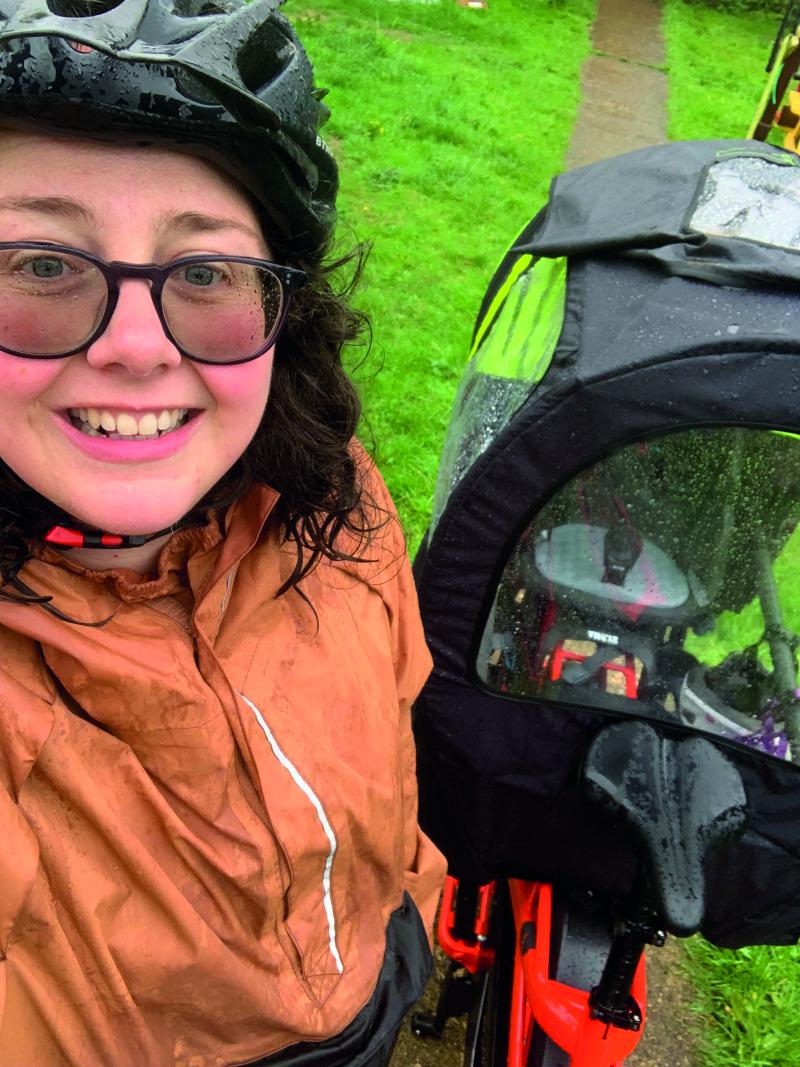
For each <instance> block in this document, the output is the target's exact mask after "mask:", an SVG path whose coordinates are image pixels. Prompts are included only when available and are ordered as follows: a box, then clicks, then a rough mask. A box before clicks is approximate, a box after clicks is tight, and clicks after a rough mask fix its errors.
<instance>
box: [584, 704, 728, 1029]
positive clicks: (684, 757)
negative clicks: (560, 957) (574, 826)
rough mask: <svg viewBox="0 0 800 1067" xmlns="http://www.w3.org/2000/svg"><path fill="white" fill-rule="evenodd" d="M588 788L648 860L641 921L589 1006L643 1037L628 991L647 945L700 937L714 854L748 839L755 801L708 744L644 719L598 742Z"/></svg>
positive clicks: (618, 944) (616, 946) (625, 934)
mask: <svg viewBox="0 0 800 1067" xmlns="http://www.w3.org/2000/svg"><path fill="white" fill-rule="evenodd" d="M583 787H584V792H585V794H586V795H587V797H588V798H589V800H590V801H591V802H592V803H593V804H595V805H596V806H598V807H599V808H601V809H602V810H604V811H605V812H607V813H608V814H609V815H610V816H611V817H612V818H614V819H615V820H617V821H621V822H623V823H625V824H626V825H627V826H628V828H629V829H630V831H631V833H632V835H633V838H634V840H635V842H636V846H637V851H638V854H639V857H640V861H641V864H640V872H641V873H640V877H639V882H638V885H637V886H636V887H635V893H634V895H633V904H632V908H631V912H632V916H633V917H632V918H630V919H626V920H624V921H623V922H621V923H620V924H619V927H618V929H617V931H615V936H614V940H613V943H612V947H611V951H610V953H609V957H608V960H607V962H606V966H605V969H604V971H603V975H602V978H601V980H600V982H599V984H598V985H597V986H596V987H595V989H594V990H593V992H592V999H591V1002H590V1003H591V1005H592V1010H593V1012H594V1013H595V1016H596V1017H597V1018H601V1019H603V1020H605V1021H607V1022H609V1023H613V1024H614V1025H616V1026H620V1027H622V1028H624V1029H638V1027H639V1025H640V1023H641V1013H640V1011H639V1008H638V1005H636V1004H635V1002H632V1000H631V997H630V989H631V982H632V980H633V976H634V973H635V971H636V967H637V966H638V963H639V960H640V958H641V955H642V952H643V951H644V946H645V945H646V944H657V945H658V944H663V943H664V940H665V938H666V934H665V932H664V931H665V930H666V931H669V932H670V933H674V934H677V935H678V936H681V937H688V936H689V935H690V934H693V933H695V932H696V931H697V930H699V929H700V926H701V923H702V921H703V916H704V914H705V874H704V862H705V858H706V855H707V854H708V853H709V852H710V851H711V850H712V849H713V848H717V847H719V846H721V845H723V844H725V843H726V842H727V841H730V840H731V839H733V838H735V837H737V836H739V835H740V834H741V833H742V832H743V830H744V826H745V821H746V816H747V797H746V795H745V791H744V786H743V784H742V779H741V776H740V775H739V772H738V771H737V769H736V768H735V767H734V766H733V764H732V763H730V762H729V761H728V760H727V759H726V758H725V756H724V755H723V754H722V753H721V752H720V751H719V750H718V749H717V748H715V747H714V745H713V744H711V742H710V741H708V740H706V739H705V738H701V737H694V736H692V737H685V738H680V739H678V740H673V739H671V738H669V737H664V736H661V734H659V733H657V732H656V730H655V729H654V728H653V727H652V726H650V725H648V724H647V723H644V722H640V721H638V720H632V721H629V722H621V723H615V724H614V725H612V726H608V727H606V728H605V729H604V730H602V731H601V732H600V733H599V734H598V735H597V737H596V738H595V739H594V741H593V743H592V745H591V747H590V749H589V752H588V754H587V757H586V761H585V764H584V767H583ZM662 927H663V929H662Z"/></svg>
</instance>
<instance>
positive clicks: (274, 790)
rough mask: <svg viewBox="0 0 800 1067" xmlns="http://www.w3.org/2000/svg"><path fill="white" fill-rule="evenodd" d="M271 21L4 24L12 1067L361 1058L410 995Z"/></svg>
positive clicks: (321, 203)
mask: <svg viewBox="0 0 800 1067" xmlns="http://www.w3.org/2000/svg"><path fill="white" fill-rule="evenodd" d="M53 6H54V7H55V5H53ZM276 6H277V5H276V3H275V2H274V0H256V2H254V3H252V4H249V5H247V6H238V4H237V5H227V4H226V6H225V9H224V10H221V9H220V8H218V7H216V6H212V5H205V6H200V4H198V5H197V6H192V2H191V0H181V3H180V4H176V5H175V6H174V7H172V6H171V5H170V3H168V2H167V0H160V2H156V0H151V2H150V3H149V5H145V3H144V2H143V0H123V2H122V3H121V4H119V5H118V6H116V7H114V8H111V9H110V10H104V9H103V8H102V7H98V6H97V5H96V4H95V5H92V7H91V8H90V9H85V8H84V9H80V8H77V7H75V6H72V7H60V8H58V9H57V11H56V12H54V11H51V10H50V8H48V7H47V6H46V5H45V4H44V3H41V4H38V5H37V3H36V2H35V0H34V2H33V3H31V2H29V0H27V2H25V3H20V4H19V6H18V8H17V7H13V5H12V7H13V10H11V13H10V14H9V15H8V17H7V18H6V20H5V21H4V22H3V23H0V43H1V44H2V50H0V68H2V75H3V76H2V79H0V376H1V380H2V390H0V460H2V465H1V466H0V481H1V482H2V493H1V494H0V501H1V503H0V508H2V514H1V516H0V571H1V572H2V578H3V586H2V592H1V594H0V596H1V598H2V599H0V659H1V660H2V663H1V665H0V702H2V716H1V717H0V757H2V758H0V805H2V825H3V835H2V838H1V839H0V840H1V841H2V844H1V845H0V857H1V858H0V864H1V865H2V886H3V890H2V894H0V952H2V962H0V989H1V990H2V1000H1V1001H0V1063H2V1064H8V1065H9V1067H11V1065H13V1067H77V1065H78V1064H80V1065H81V1067H87V1065H94V1067H112V1065H113V1067H123V1065H124V1067H162V1065H163V1067H167V1065H169V1067H173V1065H182V1067H212V1065H213V1067H221V1065H233V1064H254V1063H262V1062H269V1063H271V1064H272V1063H275V1064H305V1063H306V1062H313V1063H319V1064H321V1065H325V1064H330V1065H334V1064H359V1065H364V1067H366V1065H379V1064H384V1063H385V1062H386V1061H387V1059H388V1055H389V1052H390V1050H391V1046H392V1043H393V1040H394V1036H395V1033H396V1030H397V1027H398V1025H399V1023H400V1019H401V1017H402V1014H403V1012H404V1011H405V1010H406V1009H407V1008H408V1006H409V1005H410V1004H411V1003H412V1002H413V1000H414V999H415V998H416V996H417V995H418V994H419V992H420V989H421V986H422V984H423V982H424V979H425V977H426V974H427V970H428V967H429V959H430V954H429V949H428V942H427V937H426V934H425V931H424V928H423V922H422V921H421V919H420V912H421V913H422V916H423V917H424V921H425V924H428V925H429V924H430V922H431V921H432V911H433V908H434V907H435V902H436V895H437V891H438V882H439V878H440V875H441V861H440V858H439V856H438V854H437V853H436V852H435V850H433V849H432V847H431V846H430V845H429V844H428V843H427V842H426V840H425V839H424V837H421V836H420V835H419V833H418V831H417V827H416V793H415V782H414V757H413V746H412V742H411V738H410V730H409V704H410V702H411V700H413V698H414V696H415V695H416V692H417V691H418V689H419V687H420V685H421V684H422V681H423V680H424V678H425V676H426V674H427V671H428V667H429V661H428V655H427V651H426V650H425V648H424V644H423V641H422V637H421V632H420V625H419V620H418V617H417V614H416V605H415V599H414V593H413V586H412V582H411V578H410V574H409V569H408V565H407V561H406V560H405V556H404V547H403V542H402V537H401V534H400V531H399V529H398V524H397V521H396V519H395V518H394V516H393V513H392V510H391V503H390V501H389V498H388V495H387V494H386V491H385V489H384V488H383V486H382V484H381V482H380V480H379V478H378V476H377V474H376V473H375V472H374V471H373V470H372V469H371V467H370V465H369V463H368V462H367V461H366V459H365V458H364V456H363V453H361V452H360V451H359V450H358V449H357V447H355V446H354V445H353V443H352V435H353V432H354V428H355V423H356V419H357V414H358V405H357V401H356V398H355V394H354V392H353V390H352V387H351V385H350V384H349V382H348V381H347V379H346V377H345V375H344V373H343V371H342V368H341V363H340V348H341V346H342V344H343V343H344V342H345V341H347V340H350V339H353V338H354V337H355V336H356V335H357V333H358V326H359V320H358V317H357V316H356V315H355V313H353V312H352V311H350V310H349V309H348V308H347V307H346V305H345V304H344V303H343V302H342V301H341V300H340V299H339V298H338V297H337V296H336V295H335V294H334V293H333V292H332V290H331V288H330V284H329V282H328V280H327V275H326V272H325V270H324V269H323V267H322V257H323V254H324V252H325V249H326V246H327V244H328V242H329V238H330V234H331V227H332V218H333V201H334V195H335V188H336V170H335V166H334V163H333V161H332V159H331V157H330V155H329V153H328V150H327V148H326V146H325V144H324V142H323V141H322V139H321V138H320V136H319V133H318V130H319V126H320V123H321V121H322V119H323V118H324V115H325V112H324V110H323V108H322V107H321V105H320V103H319V98H320V93H319V92H318V91H317V90H315V89H314V88H313V83H312V80H311V71H310V68H309V66H308V62H307V60H306V57H305V54H304V52H303V50H302V47H301V46H300V44H299V42H298V41H297V39H296V37H295V36H294V33H293V31H292V29H291V28H290V26H289V24H288V23H287V22H286V21H285V19H283V18H282V17H281V16H280V15H279V14H277V13H276V11H275V7H276ZM6 10H7V11H8V10H9V9H8V8H7V9H6ZM87 10H90V11H91V13H90V14H88V15H87V14H86V12H87ZM295 293H296V295H295Z"/></svg>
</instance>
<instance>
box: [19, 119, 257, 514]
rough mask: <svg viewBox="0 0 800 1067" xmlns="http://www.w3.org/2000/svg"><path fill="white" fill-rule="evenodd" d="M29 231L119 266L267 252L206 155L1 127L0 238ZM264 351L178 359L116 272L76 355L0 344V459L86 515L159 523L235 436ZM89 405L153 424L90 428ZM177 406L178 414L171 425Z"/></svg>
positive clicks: (212, 473) (188, 498)
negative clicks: (47, 354) (103, 320)
mask: <svg viewBox="0 0 800 1067" xmlns="http://www.w3.org/2000/svg"><path fill="white" fill-rule="evenodd" d="M28 240H30V241H50V242H55V243H58V244H62V245H68V246H70V247H72V248H77V249H81V250H83V251H86V252H90V253H92V254H94V255H96V256H99V257H100V258H101V259H104V260H107V261H113V260H121V261H124V262H127V263H159V264H163V263H168V262H169V261H171V260H174V259H177V258H178V257H180V256H186V255H193V254H206V253H209V254H211V253H213V254H217V255H243V256H256V257H262V258H264V257H267V256H268V249H267V247H266V245H265V243H264V238H263V236H262V234H261V232H260V229H259V225H258V220H257V218H256V215H255V212H254V210H253V208H252V207H251V206H250V203H249V201H248V200H247V198H246V197H245V195H244V194H243V193H242V192H241V190H240V189H239V188H238V187H237V186H236V185H235V184H234V183H233V182H232V181H231V180H229V179H228V178H226V177H225V176H224V175H223V174H222V173H221V172H220V171H218V170H217V169H216V168H214V167H213V166H212V165H211V164H209V163H205V162H203V161H202V160H199V159H195V158H192V157H190V156H185V155H181V154H179V153H177V152H171V151H169V150H168V149H162V148H140V147H130V146H122V145H107V144H97V143H93V142H91V141H83V140H77V139H75V140H73V139H66V138H64V139H61V138H53V137H49V136H41V135H38V134H33V133H27V132H17V131H11V130H3V131H0V241H28ZM272 358H273V351H272V350H270V351H269V352H267V353H266V354H265V355H263V356H260V357H259V358H258V359H255V360H253V361H252V362H250V363H243V364H240V365H238V366H229V367H226V366H207V365H203V364H199V363H193V362H192V361H191V360H188V359H185V358H182V357H181V355H180V354H179V353H178V351H177V350H176V348H175V347H174V345H172V344H171V342H170V341H169V340H167V337H166V336H165V334H164V332H163V330H162V328H161V324H160V322H159V319H158V316H157V314H156V311H155V308H154V307H153V302H152V300H151V297H150V292H149V283H148V282H147V281H143V280H139V279H125V280H123V281H122V282H121V285H120V291H119V302H118V304H117V307H116V310H115V312H114V315H113V318H112V319H111V322H110V324H109V326H108V329H107V330H106V331H105V333H104V334H103V335H102V337H100V338H99V340H97V341H96V342H95V343H94V344H92V345H91V346H89V347H88V348H87V349H86V350H85V351H83V352H80V353H78V354H77V355H74V356H68V357H67V358H65V359H52V360H36V359H25V358H21V357H19V356H12V355H10V354H8V353H7V352H2V351H0V458H2V459H3V460H5V462H6V463H7V464H8V465H9V467H11V468H12V469H13V470H14V471H15V472H16V473H17V474H18V475H19V476H20V477H21V478H22V479H23V480H24V481H25V482H27V483H28V484H29V485H30V486H32V487H33V488H34V489H36V490H37V491H38V492H39V493H41V494H42V495H43V496H45V497H47V498H48V499H49V500H51V501H53V502H54V503H55V504H58V505H59V506H60V507H62V508H63V509H64V510H65V511H67V512H68V513H69V514H70V515H72V516H74V517H75V518H77V519H80V520H82V521H83V522H85V523H89V524H91V525H92V526H94V527H97V528H99V529H101V530H105V531H108V532H112V533H126V534H145V533H153V532H155V531H156V530H161V529H164V528H165V527H167V526H170V525H171V524H172V523H174V522H176V521H177V520H178V519H180V518H181V517H182V516H183V515H184V514H185V513H186V512H187V511H189V510H190V509H191V508H192V507H193V505H195V504H196V503H197V502H198V501H199V500H200V499H201V498H202V497H203V496H204V495H205V493H206V492H207V491H208V490H209V489H210V488H211V487H212V486H213V485H214V484H215V483H216V482H217V481H218V480H219V479H220V478H221V477H222V475H223V474H224V473H225V472H226V471H227V470H228V469H229V468H230V467H231V466H232V465H233V463H234V462H235V461H236V460H237V459H238V457H239V456H240V455H241V454H242V452H243V451H244V450H245V448H246V447H247V445H248V443H249V442H250V440H251V439H252V437H253V435H254V434H255V432H256V429H257V427H258V424H259V421H260V419H261V416H262V414H263V412H264V407H265V405H266V402H267V395H268V393H269V383H270V374H271V371H272ZM92 410H93V411H94V412H96V413H97V415H98V416H99V417H100V418H101V420H105V425H106V426H116V427H117V428H118V427H119V426H120V420H121V425H122V426H123V428H124V429H125V430H126V432H127V431H129V430H130V428H131V426H132V423H131V422H130V421H129V420H130V419H134V420H136V427H137V429H138V431H139V434H143V433H147V434H150V433H151V432H152V427H153V421H152V419H153V417H154V418H155V419H156V421H157V422H158V420H159V419H160V420H161V424H160V426H159V431H160V436H159V437H158V438H157V439H155V438H152V437H151V438H150V439H149V440H142V441H139V440H131V439H130V437H128V438H127V439H122V440H119V441H117V440H113V439H108V438H106V437H103V438H102V439H100V438H96V437H94V436H91V435H87V434H86V433H83V432H81V430H80V429H79V428H77V427H76V419H75V413H78V424H79V423H80V419H81V413H83V418H86V417H87V413H88V414H89V415H91V412H92ZM175 412H179V413H180V412H188V419H187V421H185V422H182V421H181V418H180V416H179V419H178V422H177V425H175V428H172V426H173V424H175V415H174V413H175ZM70 413H73V414H72V415H70ZM165 413H166V414H165ZM92 417H94V416H92ZM111 419H113V420H115V422H114V423H111V422H110V420H111ZM95 421H96V420H95ZM163 427H167V430H168V432H165V431H164V429H163ZM112 432H116V430H112Z"/></svg>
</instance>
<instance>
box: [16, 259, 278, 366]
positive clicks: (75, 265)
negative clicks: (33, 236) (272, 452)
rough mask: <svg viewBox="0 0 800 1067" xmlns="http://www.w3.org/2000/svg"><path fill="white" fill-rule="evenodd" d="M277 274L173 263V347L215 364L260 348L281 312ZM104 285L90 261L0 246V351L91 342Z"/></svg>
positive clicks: (37, 351) (168, 290)
mask: <svg viewBox="0 0 800 1067" xmlns="http://www.w3.org/2000/svg"><path fill="white" fill-rule="evenodd" d="M283 300H284V297H283V287H282V285H281V282H280V279H279V278H278V277H277V275H275V274H274V273H273V272H272V271H270V270H269V269H268V268H266V267H259V266H256V265H255V264H248V263H236V262H232V261H231V260H224V259H209V260H208V261H206V262H203V263H191V264H183V265H180V264H177V265H176V266H175V268H174V270H173V271H171V272H170V274H169V275H168V277H167V280H166V282H165V283H164V287H163V290H162V293H161V307H162V312H163V316H164V319H165V321H166V323H167V326H168V328H169V331H170V333H171V334H172V337H173V339H174V341H175V342H176V343H177V345H178V347H179V348H181V349H182V350H183V351H184V352H186V353H187V354H189V355H191V356H196V357H197V358H198V359H202V360H208V361H209V362H214V363H226V362H233V361H236V360H241V359H247V358H248V357H249V356H252V355H254V354H255V353H257V352H259V351H261V350H262V349H263V348H264V345H265V342H266V341H267V339H268V338H269V337H270V335H271V334H272V332H273V331H274V329H275V327H276V325H277V324H278V322H279V321H280V319H281V315H282V312H283ZM107 301H108V289H107V286H106V281H105V278H104V277H103V274H102V272H101V271H100V269H99V268H98V267H97V266H96V265H95V264H94V263H92V262H91V261H90V260H87V259H83V258H82V257H80V256H73V255H69V254H68V253H65V252H61V251H56V250H53V251H50V250H43V249H35V248H15V249H5V250H1V251H0V349H3V348H5V349H8V350H10V351H13V352H17V353H21V354H25V355H28V354H29V355H31V356H57V355H59V354H60V353H63V352H69V351H73V350H75V349H79V348H81V347H82V345H83V344H84V343H86V342H87V341H89V339H90V338H91V337H92V335H93V334H94V332H95V331H96V330H97V328H98V325H99V324H100V322H101V320H102V318H103V315H104V313H105V310H106V305H107Z"/></svg>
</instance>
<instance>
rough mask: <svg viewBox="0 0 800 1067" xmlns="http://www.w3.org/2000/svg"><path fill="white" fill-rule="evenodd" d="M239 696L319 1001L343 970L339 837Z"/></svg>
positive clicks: (260, 717)
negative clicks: (336, 876) (251, 727)
mask: <svg viewBox="0 0 800 1067" xmlns="http://www.w3.org/2000/svg"><path fill="white" fill-rule="evenodd" d="M239 695H240V696H241V698H242V700H243V701H244V703H245V705H246V706H247V708H248V710H249V712H250V714H251V716H252V723H254V724H255V726H256V728H257V734H256V737H257V738H258V733H260V734H261V740H262V743H261V744H253V745H252V751H253V758H254V760H255V763H256V766H257V767H258V770H259V775H260V778H261V783H260V784H261V792H262V796H263V798H264V804H265V807H266V810H267V815H268V817H269V820H270V825H271V829H272V833H273V834H274V836H275V840H276V844H277V847H278V848H279V849H280V851H281V853H282V858H283V860H284V863H285V865H286V869H287V871H288V886H287V889H286V894H285V904H286V915H285V920H284V923H285V928H286V931H287V933H288V935H289V937H290V938H291V940H292V943H293V944H294V946H295V949H296V951H297V962H298V963H299V966H300V970H301V973H302V977H303V979H304V981H305V983H306V984H307V987H308V991H309V992H310V994H311V996H312V997H313V999H314V1000H316V1001H317V1003H318V1004H320V1005H322V1004H323V1003H324V1002H325V1001H326V1000H327V999H328V997H329V996H330V995H331V993H332V992H333V990H334V988H335V987H336V985H337V983H338V981H339V979H340V977H341V975H342V974H343V972H344V964H343V962H342V957H341V955H340V953H339V941H338V935H339V929H338V925H337V914H336V908H335V905H334V894H333V872H334V861H335V857H336V851H337V849H338V847H339V842H338V839H337V835H336V832H335V831H334V828H333V825H332V822H331V819H330V817H329V813H328V811H327V810H326V807H325V805H324V804H323V802H322V800H321V799H320V796H319V795H318V792H317V790H316V788H315V786H314V784H313V783H312V782H311V781H310V779H309V776H308V773H307V772H306V771H305V770H304V769H303V768H301V766H300V761H299V760H298V759H297V758H295V757H294V756H292V755H290V754H289V753H287V751H285V749H284V747H283V746H282V745H281V742H280V740H279V739H278V737H277V736H276V734H275V733H274V732H273V730H272V728H271V727H270V725H269V723H268V722H267V720H266V716H265V715H264V713H263V712H262V710H261V709H260V708H259V707H257V706H256V704H254V703H253V701H252V700H250V699H249V698H248V697H246V696H245V695H244V694H243V693H240V694H239ZM263 742H266V744H264V743H263Z"/></svg>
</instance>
